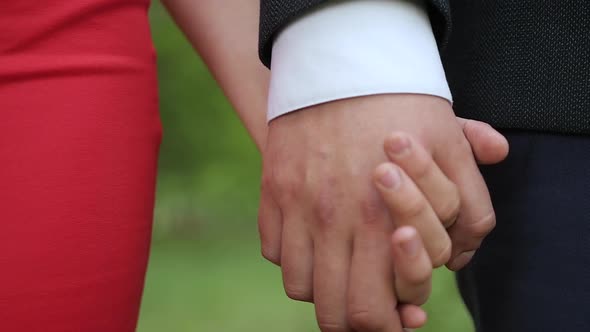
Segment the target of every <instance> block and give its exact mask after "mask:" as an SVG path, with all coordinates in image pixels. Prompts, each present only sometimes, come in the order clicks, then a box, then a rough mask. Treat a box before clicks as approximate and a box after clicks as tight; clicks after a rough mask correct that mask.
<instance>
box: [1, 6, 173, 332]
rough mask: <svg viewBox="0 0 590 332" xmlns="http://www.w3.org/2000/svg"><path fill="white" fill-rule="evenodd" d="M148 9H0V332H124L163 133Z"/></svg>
mask: <svg viewBox="0 0 590 332" xmlns="http://www.w3.org/2000/svg"><path fill="white" fill-rule="evenodd" d="M148 6H149V2H148V1H147V0H76V1H64V0H14V1H1V2H0V331H10V332H18V331H26V332H36V331H43V332H58V331H59V332H65V331H84V332H92V331H97V332H98V331H100V332H107V331H108V332H117V331H133V330H134V329H135V325H136V322H137V316H138V311H139V304H140V300H141V293H142V288H143V280H144V275H145V270H146V264H147V260H148V252H149V242H150V235H151V225H152V213H153V203H154V187H155V177H156V164H157V154H158V147H159V143H160V138H161V125H160V120H159V114H158V107H157V82H156V70H155V55H154V51H153V47H152V43H151V39H150V32H149V25H148V19H147V10H148Z"/></svg>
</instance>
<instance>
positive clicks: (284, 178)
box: [268, 171, 300, 202]
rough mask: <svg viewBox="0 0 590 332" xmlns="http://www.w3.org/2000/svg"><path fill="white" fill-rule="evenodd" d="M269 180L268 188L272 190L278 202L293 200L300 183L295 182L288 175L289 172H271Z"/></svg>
mask: <svg viewBox="0 0 590 332" xmlns="http://www.w3.org/2000/svg"><path fill="white" fill-rule="evenodd" d="M270 178H271V179H270V180H268V181H269V183H270V185H269V188H272V192H273V193H274V194H275V196H276V197H277V200H278V201H282V202H285V201H289V200H293V199H294V198H295V197H296V194H297V192H298V188H299V186H300V181H297V178H296V177H295V176H293V175H292V174H289V172H285V171H278V172H273V175H272V176H270Z"/></svg>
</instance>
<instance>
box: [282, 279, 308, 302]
mask: <svg viewBox="0 0 590 332" xmlns="http://www.w3.org/2000/svg"><path fill="white" fill-rule="evenodd" d="M284 288H285V293H286V294H287V296H288V297H289V298H290V299H292V300H295V301H302V302H311V300H312V292H311V288H309V287H305V286H303V285H298V284H289V283H285V287H284Z"/></svg>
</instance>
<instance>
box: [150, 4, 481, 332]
mask: <svg viewBox="0 0 590 332" xmlns="http://www.w3.org/2000/svg"><path fill="white" fill-rule="evenodd" d="M151 20H152V30H153V31H152V32H153V36H154V42H155V44H156V47H157V49H158V54H159V60H158V66H159V80H160V105H161V115H162V121H163V123H164V133H165V134H164V142H163V145H162V151H161V158H160V175H159V179H158V193H157V204H156V213H155V219H156V223H155V228H154V240H153V246H152V254H151V259H150V263H149V269H148V275H147V280H146V289H145V294H144V298H143V303H142V309H141V314H140V322H139V327H138V331H139V332H161V331H173V332H185V331H187V332H188V331H190V332H193V331H198V332H201V331H203V332H209V331H211V332H226V331H227V332H229V331H240V332H254V331H257V332H267V331H278V332H307V331H309V332H313V331H318V329H317V328H316V325H315V320H314V312H313V306H312V305H309V304H305V303H297V302H294V301H291V300H289V299H288V298H287V297H286V296H285V295H284V292H283V290H282V282H281V274H280V270H279V269H278V268H276V267H275V266H273V265H272V264H270V263H268V262H265V261H264V260H263V259H262V258H261V256H260V254H259V247H258V238H257V234H256V209H257V202H258V181H259V173H260V160H259V159H260V158H259V156H258V153H257V151H256V149H255V147H254V145H253V144H252V142H251V141H250V139H249V138H248V137H247V135H246V132H245V130H244V129H243V128H242V127H241V125H240V123H239V121H238V119H237V117H236V116H235V115H234V114H233V113H232V110H231V107H230V105H229V103H228V102H227V100H226V99H225V97H224V96H223V93H222V92H221V91H220V89H219V88H218V86H217V84H215V82H214V80H213V79H212V78H211V76H210V75H209V73H208V71H207V69H206V67H205V66H204V65H203V63H202V62H201V61H200V60H199V58H198V56H196V55H195V54H194V52H193V50H192V49H191V47H190V45H189V44H188V43H187V42H186V41H185V39H184V37H183V36H182V35H181V34H180V32H179V31H178V30H177V28H176V27H175V26H174V24H173V23H172V22H171V20H170V18H169V17H168V15H167V14H166V13H165V11H164V10H163V9H162V7H161V6H160V5H159V4H157V3H155V4H154V6H153V8H152V11H151ZM426 308H427V311H428V313H429V318H430V320H429V323H428V325H427V327H426V328H424V329H422V330H421V331H426V332H428V331H437V332H446V331H453V332H455V331H471V330H473V328H472V326H471V323H470V321H469V319H468V316H467V314H466V312H465V309H464V308H463V305H462V304H461V301H460V299H459V297H458V295H457V291H456V287H455V285H454V282H453V276H452V274H451V273H449V272H447V271H443V270H440V271H437V273H436V276H435V283H434V289H433V296H432V298H431V300H430V302H429V303H428V304H427V305H426Z"/></svg>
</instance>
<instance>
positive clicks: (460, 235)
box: [259, 95, 505, 331]
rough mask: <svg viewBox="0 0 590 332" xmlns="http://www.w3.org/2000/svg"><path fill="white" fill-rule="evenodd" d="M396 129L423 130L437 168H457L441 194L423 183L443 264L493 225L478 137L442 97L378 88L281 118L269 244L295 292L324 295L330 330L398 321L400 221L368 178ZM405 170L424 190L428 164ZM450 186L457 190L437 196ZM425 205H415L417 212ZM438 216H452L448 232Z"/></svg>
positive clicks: (268, 160) (274, 141)
mask: <svg viewBox="0 0 590 332" xmlns="http://www.w3.org/2000/svg"><path fill="white" fill-rule="evenodd" d="M392 131H403V132H405V133H408V134H409V135H411V136H412V137H415V139H416V143H417V145H416V146H423V147H424V148H425V151H426V155H427V156H431V158H432V161H433V164H436V165H437V167H438V168H440V174H439V175H440V176H442V177H448V179H449V181H448V183H446V185H445V186H443V188H439V189H441V190H442V191H441V192H437V194H436V195H435V196H433V197H429V196H428V194H427V193H425V194H424V195H425V196H427V197H426V199H427V201H428V202H429V203H430V204H429V205H428V206H430V207H431V210H432V213H430V214H429V215H428V216H429V217H428V219H420V220H421V222H423V223H424V224H422V225H417V228H418V231H419V232H420V234H421V235H422V236H423V237H424V233H423V231H424V230H428V231H429V232H430V233H428V234H426V237H425V238H424V242H425V244H426V248H427V250H428V253H429V255H430V257H431V258H432V263H433V264H434V265H436V266H439V265H441V264H444V263H446V262H447V261H448V259H449V257H451V258H452V260H451V262H450V264H449V265H450V267H452V268H455V269H457V268H460V267H462V266H463V265H465V264H466V263H467V262H468V260H469V258H470V257H471V255H472V254H471V253H472V252H473V251H474V250H475V249H477V248H478V247H479V244H480V243H481V240H482V239H483V237H484V236H485V234H487V232H489V231H490V230H491V229H492V228H493V226H494V223H495V220H494V214H493V209H492V206H491V203H490V198H489V194H488V192H487V188H486V186H485V183H484V182H483V179H482V178H481V175H480V174H479V171H478V169H477V166H476V163H475V161H474V157H473V152H472V150H471V148H470V145H469V142H468V141H467V140H466V138H465V135H464V131H463V130H462V127H461V125H460V124H459V122H458V121H457V120H456V118H455V116H454V114H453V112H452V110H451V108H450V105H449V104H448V103H447V102H446V101H444V100H443V99H440V98H437V97H430V96H425V95H380V96H370V97H362V98H355V99H349V100H343V101H337V102H332V103H327V104H323V105H319V106H315V107H313V108H312V109H307V110H301V111H298V112H295V113H292V114H289V115H286V116H283V117H281V118H278V119H276V120H274V121H273V122H271V124H270V128H269V135H268V141H267V147H266V150H265V152H264V159H265V161H264V174H263V187H262V198H261V209H260V220H259V227H260V232H261V240H262V250H263V255H264V256H265V257H267V258H268V259H269V260H271V261H273V262H275V263H277V264H280V265H281V267H282V271H283V280H284V285H285V290H286V292H287V294H288V295H289V297H291V298H293V299H296V300H302V301H312V300H313V302H315V304H316V312H317V317H318V322H319V324H320V327H321V329H322V331H350V328H351V327H350V326H351V324H352V325H353V326H354V327H356V328H357V330H362V331H373V330H385V331H395V328H396V326H397V325H399V323H398V320H399V318H398V317H397V316H396V315H393V314H392V313H393V312H395V306H396V299H395V297H394V294H393V291H392V289H391V287H392V286H391V280H392V274H391V270H392V266H391V262H390V259H389V257H390V255H389V251H388V248H389V247H388V243H389V241H388V236H389V234H391V233H392V231H393V227H394V224H393V223H392V222H391V220H390V214H389V211H388V210H387V207H386V206H385V205H384V203H383V200H381V198H380V197H379V195H378V193H377V191H376V190H375V188H374V186H373V185H372V183H371V177H370V174H371V173H372V172H373V169H374V168H375V167H376V166H377V165H378V164H380V163H381V162H384V161H385V160H386V156H385V154H384V153H383V150H382V149H381V148H380V145H381V144H380V142H382V140H383V138H384V137H386V136H387V135H388V134H390V133H391V132H392ZM486 135H487V134H486ZM498 135H499V134H498ZM488 136H489V135H488ZM492 136H493V134H492ZM482 137H484V138H485V137H486V136H485V135H483V136H482ZM497 137H498V136H496V138H497ZM499 137H500V138H499V140H502V138H501V136H499ZM504 142H505V141H504ZM484 145H485V144H484ZM500 145H501V144H500ZM393 159H394V160H395V158H393ZM481 159H486V158H481ZM404 171H405V172H406V174H407V176H409V178H411V179H412V180H413V181H414V182H415V183H416V185H417V188H418V189H422V188H420V183H421V181H420V178H421V176H422V175H424V172H426V175H428V174H429V173H428V172H429V171H431V170H428V169H426V170H422V172H414V170H412V169H404ZM414 178H416V179H417V180H416V179H414ZM455 184H456V188H455V187H454V186H455ZM453 188H454V189H453ZM445 190H446V191H445ZM447 191H448V192H447ZM442 193H445V194H446V195H448V196H447V197H451V198H452V197H454V194H456V195H455V196H457V197H458V199H457V200H456V201H452V200H451V201H450V202H451V203H448V202H449V200H437V199H436V198H437V197H439V195H442ZM458 206H461V210H460V211H459V212H460V213H459V217H458V219H457V221H456V222H455V223H453V222H454V219H455V218H454V215H455V214H456V212H458V211H457V207H458ZM421 208H424V207H423V206H419V205H416V206H412V209H413V210H414V212H416V213H418V210H419V209H421ZM412 212H413V211H412V210H409V211H405V212H404V213H409V214H404V215H403V217H407V216H410V215H411V214H412ZM433 217H435V218H433ZM441 221H444V222H445V224H446V225H447V226H450V228H449V234H450V236H451V238H450V239H449V238H448V236H447V232H446V230H445V229H444V227H443V226H442V223H441ZM451 241H452V242H453V252H452V253H451V252H450V248H451ZM359 280H362V282H361V281H359ZM363 287H365V288H363ZM355 294H363V296H362V297H361V296H355ZM360 299H364V300H363V301H360ZM367 299H368V300H369V301H368V302H367ZM371 324H375V325H374V326H372V325H371Z"/></svg>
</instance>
